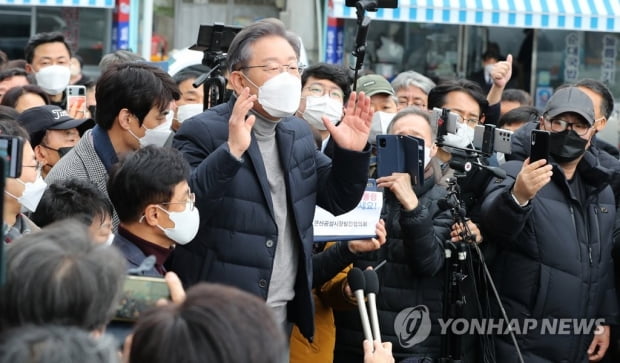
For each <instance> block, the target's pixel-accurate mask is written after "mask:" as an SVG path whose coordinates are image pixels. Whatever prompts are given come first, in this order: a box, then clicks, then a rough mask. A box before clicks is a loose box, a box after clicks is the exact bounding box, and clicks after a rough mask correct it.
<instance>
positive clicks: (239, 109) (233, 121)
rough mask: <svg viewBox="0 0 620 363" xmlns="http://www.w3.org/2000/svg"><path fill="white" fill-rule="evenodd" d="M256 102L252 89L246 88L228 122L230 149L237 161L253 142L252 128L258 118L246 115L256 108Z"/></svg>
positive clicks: (238, 98) (236, 102)
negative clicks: (251, 92)
mask: <svg viewBox="0 0 620 363" xmlns="http://www.w3.org/2000/svg"><path fill="white" fill-rule="evenodd" d="M255 101H256V95H251V94H250V89H249V88H248V87H245V88H244V89H243V91H241V93H240V94H239V97H237V101H235V106H234V107H233V111H232V114H231V115H230V120H229V121H228V149H229V150H230V153H231V154H232V155H233V156H234V157H236V158H237V159H241V156H242V155H243V153H244V152H245V151H246V150H247V149H248V147H250V142H251V141H252V126H254V122H255V121H256V117H255V116H254V115H250V116H249V117H248V118H246V115H247V114H248V112H249V111H250V110H251V109H252V107H254V102H255Z"/></svg>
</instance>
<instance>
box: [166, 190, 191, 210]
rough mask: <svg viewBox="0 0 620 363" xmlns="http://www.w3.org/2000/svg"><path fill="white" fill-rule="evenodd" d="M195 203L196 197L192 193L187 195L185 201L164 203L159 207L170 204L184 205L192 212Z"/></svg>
mask: <svg viewBox="0 0 620 363" xmlns="http://www.w3.org/2000/svg"><path fill="white" fill-rule="evenodd" d="M195 203H196V195H195V194H194V193H187V200H186V201H184V202H166V203H159V204H160V205H170V204H186V205H187V207H186V208H189V210H190V211H193V210H194V204H195Z"/></svg>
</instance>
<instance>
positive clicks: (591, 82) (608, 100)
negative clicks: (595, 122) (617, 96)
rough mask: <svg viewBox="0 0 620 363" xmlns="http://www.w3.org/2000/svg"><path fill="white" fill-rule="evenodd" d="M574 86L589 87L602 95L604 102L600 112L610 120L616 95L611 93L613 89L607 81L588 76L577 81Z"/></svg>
mask: <svg viewBox="0 0 620 363" xmlns="http://www.w3.org/2000/svg"><path fill="white" fill-rule="evenodd" d="M574 86H575V87H583V88H587V89H589V90H590V91H592V92H594V93H596V94H597V95H599V96H601V98H602V102H601V109H600V112H601V114H603V116H605V118H606V119H607V120H609V118H610V117H611V114H612V112H613V111H614V96H613V95H612V94H611V91H610V90H609V88H608V87H607V86H606V85H605V83H603V82H601V81H597V80H595V79H590V78H586V79H582V80H580V81H579V82H577V83H575V84H574Z"/></svg>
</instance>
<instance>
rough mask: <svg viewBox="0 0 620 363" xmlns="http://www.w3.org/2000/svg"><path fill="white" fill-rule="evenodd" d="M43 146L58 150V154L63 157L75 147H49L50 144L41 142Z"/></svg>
mask: <svg viewBox="0 0 620 363" xmlns="http://www.w3.org/2000/svg"><path fill="white" fill-rule="evenodd" d="M41 146H43V147H44V148H46V149H49V150H53V151H56V152H57V153H58V156H59V157H61V158H62V157H63V156H65V155H67V153H69V151H71V149H73V146H67V147H59V148H58V149H54V148H53V147H49V146H47V145H43V144H41Z"/></svg>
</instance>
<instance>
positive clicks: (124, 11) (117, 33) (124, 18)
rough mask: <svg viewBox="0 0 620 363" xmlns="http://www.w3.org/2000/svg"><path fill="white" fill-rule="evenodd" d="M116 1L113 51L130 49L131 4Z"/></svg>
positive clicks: (124, 1)
mask: <svg viewBox="0 0 620 363" xmlns="http://www.w3.org/2000/svg"><path fill="white" fill-rule="evenodd" d="M129 1H130V0H116V8H115V10H114V15H113V19H114V20H113V24H112V49H114V50H119V49H129V6H130V3H129Z"/></svg>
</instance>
